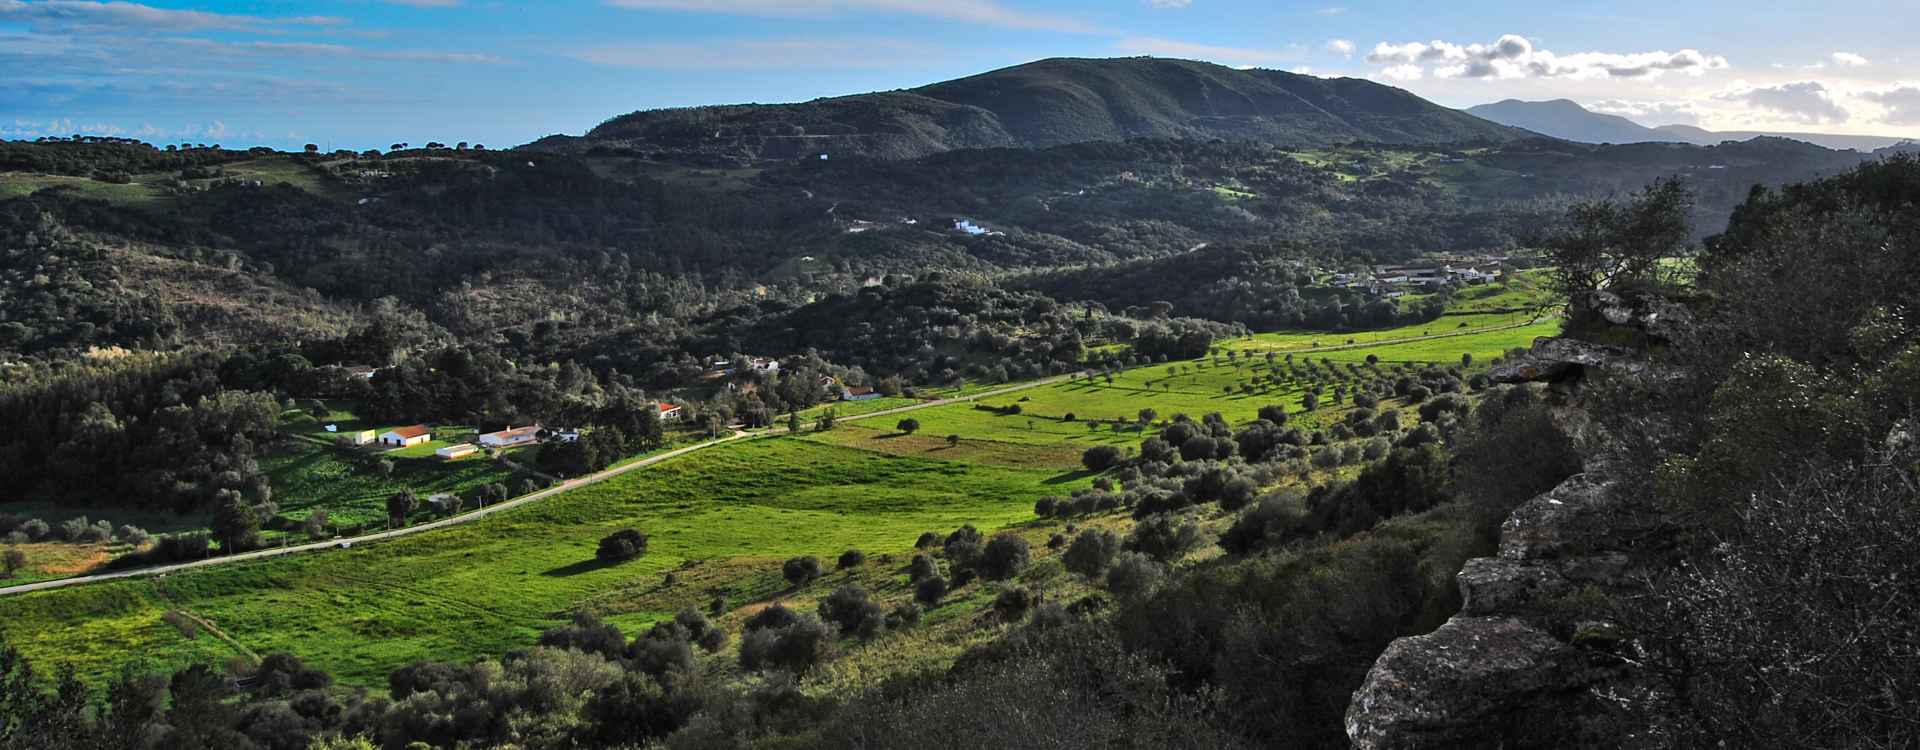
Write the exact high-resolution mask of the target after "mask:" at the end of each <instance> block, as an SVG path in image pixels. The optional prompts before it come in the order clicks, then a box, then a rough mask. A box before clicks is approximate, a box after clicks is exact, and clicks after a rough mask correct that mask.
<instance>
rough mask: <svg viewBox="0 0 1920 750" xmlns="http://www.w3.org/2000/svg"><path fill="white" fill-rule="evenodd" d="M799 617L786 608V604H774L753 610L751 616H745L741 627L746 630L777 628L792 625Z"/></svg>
mask: <svg viewBox="0 0 1920 750" xmlns="http://www.w3.org/2000/svg"><path fill="white" fill-rule="evenodd" d="M799 619H800V616H799V615H797V614H794V612H793V610H791V609H787V605H785V604H774V605H772V606H769V607H767V608H766V609H762V610H760V611H759V612H755V613H754V614H753V616H752V617H749V618H747V621H746V622H745V623H743V625H742V628H743V629H745V630H748V631H753V630H767V629H779V628H784V627H786V626H788V625H792V624H793V623H794V622H795V621H797V620H799Z"/></svg>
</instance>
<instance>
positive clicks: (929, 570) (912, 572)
mask: <svg viewBox="0 0 1920 750" xmlns="http://www.w3.org/2000/svg"><path fill="white" fill-rule="evenodd" d="M937 575H940V566H939V565H938V564H936V563H935V562H934V561H933V558H931V557H927V556H926V555H914V556H913V561H912V562H910V563H908V564H907V582H909V583H917V582H919V581H924V580H926V579H928V578H930V577H933V576H937Z"/></svg>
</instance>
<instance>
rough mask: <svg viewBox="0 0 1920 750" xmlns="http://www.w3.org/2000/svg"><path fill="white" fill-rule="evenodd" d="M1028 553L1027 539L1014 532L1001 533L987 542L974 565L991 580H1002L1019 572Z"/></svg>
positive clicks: (1027, 558)
mask: <svg viewBox="0 0 1920 750" xmlns="http://www.w3.org/2000/svg"><path fill="white" fill-rule="evenodd" d="M1029 559H1030V554H1029V551H1028V548H1027V540H1026V539H1024V538H1021V537H1020V536H1018V535H1015V534H1001V535H999V536H996V537H994V538H993V541H991V542H988V543H987V547H986V550H985V551H983V552H982V553H981V555H980V561H979V564H978V565H976V566H975V567H976V568H977V569H978V570H979V571H980V575H982V576H984V577H986V578H987V579H988V580H991V581H1002V580H1006V579H1008V578H1012V577H1014V576H1016V575H1019V574H1020V571H1021V570H1022V569H1024V568H1026V567H1027V561H1028V560H1029Z"/></svg>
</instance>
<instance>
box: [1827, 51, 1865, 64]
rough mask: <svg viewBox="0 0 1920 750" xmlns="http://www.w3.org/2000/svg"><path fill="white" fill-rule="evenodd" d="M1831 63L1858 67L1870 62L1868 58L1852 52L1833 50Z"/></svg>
mask: <svg viewBox="0 0 1920 750" xmlns="http://www.w3.org/2000/svg"><path fill="white" fill-rule="evenodd" d="M1833 64H1835V65H1838V66H1840V67H1842V68H1858V67H1860V66H1863V65H1870V64H1872V63H1871V62H1870V61H1869V60H1867V58H1864V57H1861V56H1859V55H1856V54H1854V53H1852V52H1835V53H1833Z"/></svg>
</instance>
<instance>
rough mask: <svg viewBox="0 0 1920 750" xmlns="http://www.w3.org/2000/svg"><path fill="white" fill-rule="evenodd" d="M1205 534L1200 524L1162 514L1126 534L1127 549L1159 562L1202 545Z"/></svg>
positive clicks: (1175, 557) (1176, 558)
mask: <svg viewBox="0 0 1920 750" xmlns="http://www.w3.org/2000/svg"><path fill="white" fill-rule="evenodd" d="M1203 536H1204V535H1203V532H1201V530H1200V527H1199V526H1198V525H1196V524H1193V523H1185V522H1180V521H1177V520H1175V519H1174V518H1173V517H1171V516H1169V515H1166V514H1161V515H1157V516H1154V517H1152V518H1149V519H1147V520H1145V521H1142V522H1141V523H1140V524H1139V525H1137V526H1134V527H1133V533H1131V534H1128V535H1127V542H1126V549H1127V550H1128V551H1130V552H1140V553H1143V554H1146V555H1148V556H1150V557H1152V558H1153V559H1155V560H1158V561H1160V562H1171V561H1174V560H1178V559H1180V558H1182V557H1185V556H1186V554H1187V553H1188V552H1191V551H1193V550H1194V549H1195V548H1196V547H1199V546H1200V544H1201V542H1202V541H1204V539H1203Z"/></svg>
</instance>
